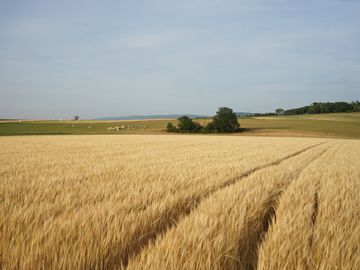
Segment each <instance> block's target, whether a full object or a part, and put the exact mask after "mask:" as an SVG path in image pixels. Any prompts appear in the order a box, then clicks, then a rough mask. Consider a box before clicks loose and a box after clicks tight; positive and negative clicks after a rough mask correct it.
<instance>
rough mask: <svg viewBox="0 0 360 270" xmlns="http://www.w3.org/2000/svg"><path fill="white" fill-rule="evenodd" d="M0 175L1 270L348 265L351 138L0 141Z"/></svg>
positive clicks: (356, 233)
mask: <svg viewBox="0 0 360 270" xmlns="http://www.w3.org/2000/svg"><path fill="white" fill-rule="evenodd" d="M264 121H265V120H264ZM318 121H320V120H318ZM0 164H1V166H0V268H1V269H154V270H155V269H264V270H265V269H274V270H275V269H358V268H359V266H360V247H359V243H360V222H359V220H360V207H359V205H360V181H359V180H360V166H359V164H360V141H359V140H349V139H347V140H342V139H322V138H276V137H250V136H248V137H246V136H192V135H189V136H161V135H147V136H139V135H123V136H107V135H92V136H87V135H81V136H22V137H1V138H0Z"/></svg>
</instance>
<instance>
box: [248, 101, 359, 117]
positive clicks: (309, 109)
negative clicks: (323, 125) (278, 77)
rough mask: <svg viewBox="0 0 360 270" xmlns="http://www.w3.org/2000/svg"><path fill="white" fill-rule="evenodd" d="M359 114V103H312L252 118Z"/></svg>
mask: <svg viewBox="0 0 360 270" xmlns="http://www.w3.org/2000/svg"><path fill="white" fill-rule="evenodd" d="M349 112H360V101H359V100H357V101H352V102H314V103H312V104H310V105H308V106H304V107H300V108H294V109H289V110H284V109H281V108H279V109H276V110H275V112H268V113H254V114H250V115H248V116H249V117H252V116H276V115H300V114H319V113H349Z"/></svg>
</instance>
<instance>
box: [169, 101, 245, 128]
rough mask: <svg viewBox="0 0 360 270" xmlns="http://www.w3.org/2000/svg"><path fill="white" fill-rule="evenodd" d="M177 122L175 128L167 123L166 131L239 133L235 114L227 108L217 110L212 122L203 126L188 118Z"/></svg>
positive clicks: (181, 118)
mask: <svg viewBox="0 0 360 270" xmlns="http://www.w3.org/2000/svg"><path fill="white" fill-rule="evenodd" d="M178 122H179V123H178V125H177V126H175V125H173V124H172V123H171V122H169V123H168V124H167V127H166V130H167V131H168V132H179V133H230V132H237V131H240V124H239V122H238V119H237V117H236V114H235V113H234V112H233V110H232V109H230V108H227V107H221V108H219V110H218V111H217V112H216V115H215V116H214V117H213V120H212V121H211V122H209V123H208V124H207V125H205V126H203V125H201V124H199V123H197V122H193V120H192V119H191V118H190V117H188V116H182V117H180V118H178Z"/></svg>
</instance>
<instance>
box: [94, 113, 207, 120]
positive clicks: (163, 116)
mask: <svg viewBox="0 0 360 270" xmlns="http://www.w3.org/2000/svg"><path fill="white" fill-rule="evenodd" d="M181 116H188V117H190V118H206V117H209V116H208V115H197V114H156V115H129V116H109V117H102V118H96V119H94V120H144V119H173V118H179V117H181Z"/></svg>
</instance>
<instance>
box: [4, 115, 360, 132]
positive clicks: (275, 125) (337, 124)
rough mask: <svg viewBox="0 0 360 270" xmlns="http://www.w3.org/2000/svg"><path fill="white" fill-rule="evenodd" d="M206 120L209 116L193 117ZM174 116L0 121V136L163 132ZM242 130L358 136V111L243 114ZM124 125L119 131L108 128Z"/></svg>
mask: <svg viewBox="0 0 360 270" xmlns="http://www.w3.org/2000/svg"><path fill="white" fill-rule="evenodd" d="M195 121H197V122H199V123H202V124H204V123H207V122H208V121H209V119H196V120H195ZM168 122H172V123H174V124H176V122H177V121H176V120H175V119H170V120H169V119H162V120H133V121H92V120H80V121H0V136H11V135H65V134H78V135H80V134H166V131H165V128H166V124H167V123H168ZM239 122H240V124H241V127H242V128H243V130H244V132H242V133H238V134H236V135H252V136H253V135H255V136H258V135H259V136H296V137H301V136H305V137H338V138H360V113H339V114H321V115H301V116H276V117H242V118H239ZM119 126H124V127H125V128H124V129H121V130H119V131H115V130H108V128H109V127H119Z"/></svg>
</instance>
